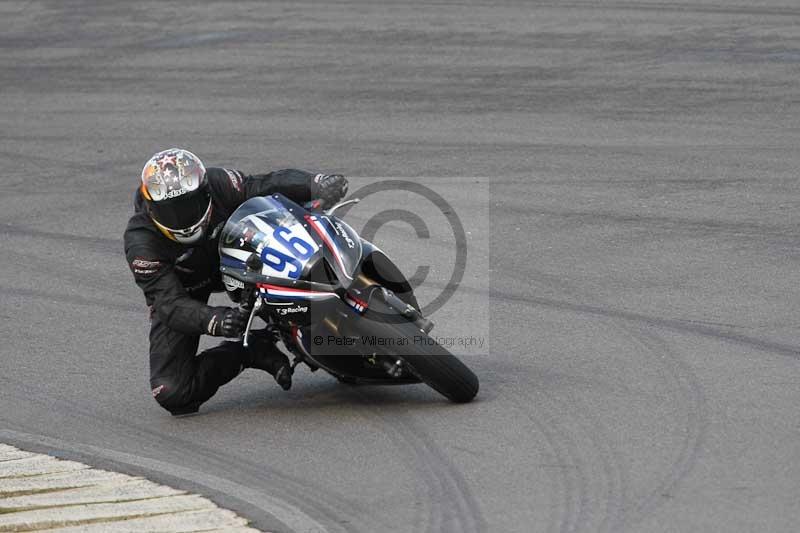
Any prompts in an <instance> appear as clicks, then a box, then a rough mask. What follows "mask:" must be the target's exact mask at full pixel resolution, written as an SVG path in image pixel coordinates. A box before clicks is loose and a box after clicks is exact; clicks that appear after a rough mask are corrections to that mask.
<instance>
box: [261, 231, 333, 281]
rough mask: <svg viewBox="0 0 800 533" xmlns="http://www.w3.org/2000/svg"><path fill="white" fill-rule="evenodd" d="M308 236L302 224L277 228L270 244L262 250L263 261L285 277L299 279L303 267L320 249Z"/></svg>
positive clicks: (266, 265)
mask: <svg viewBox="0 0 800 533" xmlns="http://www.w3.org/2000/svg"><path fill="white" fill-rule="evenodd" d="M308 238H309V236H308V233H306V230H305V229H304V228H303V226H301V225H300V224H294V225H292V226H291V227H286V226H279V227H277V228H275V230H274V231H273V232H272V239H273V240H272V241H270V246H264V248H263V249H262V250H261V262H262V263H264V266H265V267H267V268H270V269H272V270H274V271H275V272H277V273H278V274H280V275H282V276H284V277H288V278H291V279H298V278H299V277H300V274H301V273H302V272H303V267H304V266H305V265H306V263H307V262H308V260H309V259H310V258H311V256H313V255H314V254H315V253H316V252H317V250H318V249H319V248H318V247H317V245H316V243H314V242H313V241H309V240H306V239H308Z"/></svg>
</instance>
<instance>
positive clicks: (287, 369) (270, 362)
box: [244, 329, 294, 390]
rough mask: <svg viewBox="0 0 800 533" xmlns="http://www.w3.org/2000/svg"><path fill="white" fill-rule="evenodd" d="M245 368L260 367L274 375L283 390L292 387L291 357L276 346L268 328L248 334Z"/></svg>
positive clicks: (292, 370)
mask: <svg viewBox="0 0 800 533" xmlns="http://www.w3.org/2000/svg"><path fill="white" fill-rule="evenodd" d="M248 344H249V347H248V348H247V359H246V360H245V361H244V363H245V368H258V369H259V370H263V371H265V372H267V373H269V374H271V375H272V377H273V378H275V381H276V382H277V383H278V385H280V387H281V388H282V389H283V390H289V389H291V388H292V374H293V373H294V369H293V368H292V365H291V363H290V362H289V358H288V357H286V354H284V353H283V352H282V351H280V349H278V347H277V346H275V337H274V335H273V334H272V333H271V332H270V331H269V330H266V329H263V330H258V331H251V332H250V335H249V336H248Z"/></svg>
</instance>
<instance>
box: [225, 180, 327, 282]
mask: <svg viewBox="0 0 800 533" xmlns="http://www.w3.org/2000/svg"><path fill="white" fill-rule="evenodd" d="M294 209H298V208H296V207H295V208H294ZM219 247H220V249H219V252H220V261H221V263H222V264H223V265H226V266H229V267H233V268H237V269H244V268H245V261H247V259H248V258H249V257H250V256H251V255H252V254H253V253H255V254H257V255H258V257H259V258H260V259H261V262H262V263H263V267H262V269H261V274H264V275H266V276H273V277H278V278H288V279H300V276H301V274H302V272H303V269H304V268H305V266H306V264H307V263H308V262H309V260H310V259H311V258H312V257H313V256H314V254H316V253H317V251H319V246H318V245H317V243H316V241H315V240H314V239H313V238H311V236H310V235H309V234H308V231H306V229H305V228H304V227H303V224H302V223H301V222H300V221H299V220H298V219H297V217H295V215H294V213H292V212H291V211H290V209H289V208H288V207H286V206H285V205H284V204H283V203H281V201H280V200H278V199H277V198H275V197H272V196H264V197H256V198H251V199H250V200H247V201H246V202H245V203H243V204H242V205H240V206H239V208H238V209H237V210H236V211H234V213H233V214H232V215H231V216H230V218H229V219H228V222H226V223H225V227H224V228H223V229H222V235H221V236H220V241H219Z"/></svg>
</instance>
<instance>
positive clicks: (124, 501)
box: [0, 445, 257, 533]
mask: <svg viewBox="0 0 800 533" xmlns="http://www.w3.org/2000/svg"><path fill="white" fill-rule="evenodd" d="M0 454H1V455H0V532H6V531H32V530H36V531H52V532H55V531H59V532H62V533H67V532H74V533H77V532H100V531H108V532H130V533H133V532H140V531H160V532H163V533H177V532H188V531H200V530H202V531H215V530H216V531H233V532H241V533H243V532H248V533H257V531H256V530H255V529H251V528H248V527H247V520H245V519H244V518H241V517H239V516H236V514H234V513H233V512H231V511H227V510H224V509H220V508H219V507H217V506H216V505H215V504H214V503H213V502H211V501H210V500H208V499H206V498H203V497H202V496H197V495H193V494H186V493H185V492H183V491H179V490H176V489H173V488H170V487H166V486H163V485H158V484H156V483H153V482H152V481H148V480H146V479H142V478H138V477H133V476H126V475H123V474H117V473H114V472H106V471H103V470H95V469H93V468H91V467H89V466H88V465H84V464H82V463H77V462H74V461H63V460H60V459H56V458H54V457H50V456H48V455H42V454H32V453H29V452H23V451H21V450H17V449H16V448H13V447H11V446H8V445H0Z"/></svg>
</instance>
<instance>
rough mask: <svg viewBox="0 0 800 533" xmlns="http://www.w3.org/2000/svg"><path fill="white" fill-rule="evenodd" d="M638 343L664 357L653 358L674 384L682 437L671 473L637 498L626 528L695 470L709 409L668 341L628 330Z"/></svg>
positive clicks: (642, 517) (692, 374)
mask: <svg viewBox="0 0 800 533" xmlns="http://www.w3.org/2000/svg"><path fill="white" fill-rule="evenodd" d="M625 329H627V330H628V331H629V333H630V334H631V335H633V337H634V338H635V339H637V340H638V341H639V344H640V345H642V346H643V347H645V348H646V349H648V350H649V351H650V352H652V353H653V354H654V355H659V354H663V355H664V357H663V358H660V357H655V359H658V360H661V361H663V363H664V367H665V368H666V370H667V371H668V372H669V373H670V374H671V376H672V378H673V380H674V382H675V389H674V390H675V394H674V401H675V403H677V404H680V405H682V406H683V408H684V411H685V414H684V420H683V424H684V428H685V432H684V433H685V437H684V438H683V440H682V442H681V446H680V448H679V450H678V452H677V457H676V459H675V461H673V463H672V467H671V468H670V471H669V472H668V473H667V474H666V475H665V476H664V477H663V478H662V479H661V480H660V481H659V483H658V484H657V485H656V487H655V488H654V489H653V490H651V491H650V492H649V493H648V494H647V495H646V496H645V497H643V498H640V499H639V500H638V501H637V502H636V503H635V504H634V505H633V508H632V510H631V511H632V514H633V515H634V516H631V517H630V518H629V520H628V524H629V525H634V524H636V523H638V522H641V521H642V520H643V519H644V518H646V517H647V516H648V515H649V514H651V513H652V512H653V511H655V510H656V509H657V508H658V507H660V506H661V505H662V504H663V503H664V502H665V501H667V498H670V497H672V494H673V493H674V492H675V490H677V488H678V486H679V485H680V483H681V482H682V481H683V479H685V478H686V477H687V476H688V475H689V474H690V473H691V471H692V469H693V468H694V465H695V464H696V462H697V458H698V456H699V454H700V451H701V449H702V447H703V444H704V442H705V438H706V429H707V426H708V407H707V405H706V398H705V394H704V393H703V389H702V387H701V386H700V383H699V381H698V379H697V376H696V375H695V373H694V371H693V370H692V368H691V367H690V366H689V365H688V364H687V363H686V362H685V361H684V360H683V359H682V358H681V357H680V356H679V355H678V354H677V353H675V352H674V351H673V350H671V349H670V348H669V347H668V345H667V342H666V341H664V340H663V339H662V338H660V337H659V336H658V335H657V334H655V333H653V332H652V331H649V330H646V329H645V328H643V327H639V328H636V327H627V328H625Z"/></svg>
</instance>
